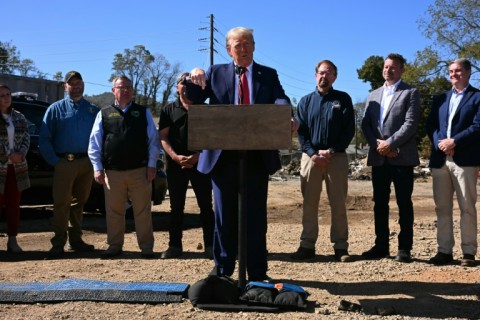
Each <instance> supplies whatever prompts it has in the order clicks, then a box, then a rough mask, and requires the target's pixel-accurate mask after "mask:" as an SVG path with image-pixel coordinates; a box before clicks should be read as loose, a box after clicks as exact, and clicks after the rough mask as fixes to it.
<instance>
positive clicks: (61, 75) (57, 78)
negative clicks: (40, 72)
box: [52, 71, 63, 81]
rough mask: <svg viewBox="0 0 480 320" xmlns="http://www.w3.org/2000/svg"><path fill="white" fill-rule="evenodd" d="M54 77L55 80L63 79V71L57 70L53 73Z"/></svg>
mask: <svg viewBox="0 0 480 320" xmlns="http://www.w3.org/2000/svg"><path fill="white" fill-rule="evenodd" d="M52 79H53V80H56V81H63V74H62V71H57V72H55V74H54V75H53V77H52Z"/></svg>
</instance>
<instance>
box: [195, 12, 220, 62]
mask: <svg viewBox="0 0 480 320" xmlns="http://www.w3.org/2000/svg"><path fill="white" fill-rule="evenodd" d="M209 17H210V27H202V28H199V29H198V30H210V39H208V38H199V39H198V41H200V42H206V41H209V43H210V46H209V48H201V49H199V50H198V51H206V50H209V51H210V65H213V55H214V54H215V52H216V50H215V47H214V43H215V27H214V26H213V19H214V18H213V14H211V15H210V16H209Z"/></svg>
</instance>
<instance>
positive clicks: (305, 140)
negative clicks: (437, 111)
mask: <svg viewBox="0 0 480 320" xmlns="http://www.w3.org/2000/svg"><path fill="white" fill-rule="evenodd" d="M315 79H316V83H317V87H316V90H315V91H314V92H312V93H310V94H308V95H306V96H305V97H303V98H302V99H300V102H299V104H298V107H297V118H298V121H299V127H298V140H299V141H300V145H301V147H302V152H303V153H302V160H301V169H300V181H301V190H302V195H303V216H302V217H303V218H302V225H303V230H302V234H301V236H300V247H299V248H298V250H297V251H296V252H295V253H293V254H292V256H291V258H292V259H294V260H306V259H311V258H313V257H315V244H316V242H317V239H318V230H319V228H318V205H319V201H320V194H321V192H322V183H323V181H325V185H326V188H327V195H328V200H329V202H330V209H331V221H332V222H331V228H330V240H331V242H332V243H333V244H334V245H333V249H334V254H335V259H336V260H337V261H341V262H347V261H350V256H349V254H348V222H347V208H346V203H345V201H346V200H347V190H348V159H347V154H346V153H345V149H346V148H347V147H348V145H349V144H350V141H351V140H352V138H353V136H354V133H355V120H354V113H353V105H352V99H351V98H350V96H349V95H348V94H347V93H346V92H343V91H339V90H335V89H333V83H334V82H335V80H336V79H337V67H336V66H335V64H334V63H333V62H331V61H330V60H323V61H320V62H319V63H318V64H317V66H316V68H315Z"/></svg>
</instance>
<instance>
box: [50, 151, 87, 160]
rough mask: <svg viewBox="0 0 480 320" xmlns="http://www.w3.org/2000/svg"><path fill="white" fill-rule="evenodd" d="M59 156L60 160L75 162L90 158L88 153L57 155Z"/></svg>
mask: <svg viewBox="0 0 480 320" xmlns="http://www.w3.org/2000/svg"><path fill="white" fill-rule="evenodd" d="M57 156H58V157H59V158H65V159H66V160H67V161H73V160H75V159H81V158H86V157H88V153H71V152H65V153H57Z"/></svg>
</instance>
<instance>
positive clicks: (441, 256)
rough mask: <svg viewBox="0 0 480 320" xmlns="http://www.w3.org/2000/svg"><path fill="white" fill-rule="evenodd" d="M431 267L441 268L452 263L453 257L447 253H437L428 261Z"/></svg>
mask: <svg viewBox="0 0 480 320" xmlns="http://www.w3.org/2000/svg"><path fill="white" fill-rule="evenodd" d="M428 262H430V263H431V264H433V265H436V266H443V265H446V264H450V263H452V262H453V255H452V254H448V253H442V252H438V253H437V254H436V255H435V256H434V257H432V258H430V260H428Z"/></svg>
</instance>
